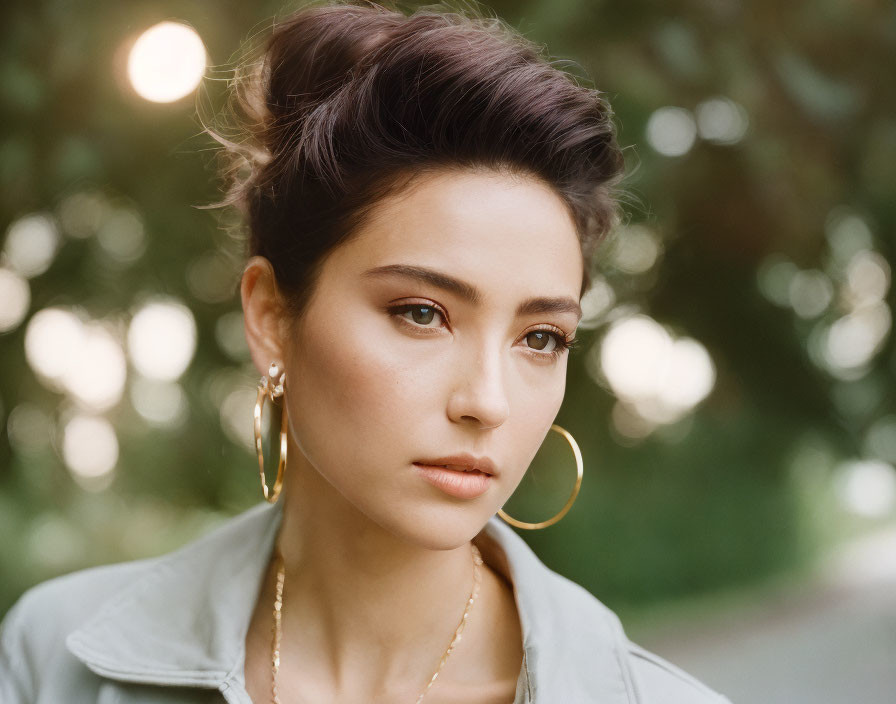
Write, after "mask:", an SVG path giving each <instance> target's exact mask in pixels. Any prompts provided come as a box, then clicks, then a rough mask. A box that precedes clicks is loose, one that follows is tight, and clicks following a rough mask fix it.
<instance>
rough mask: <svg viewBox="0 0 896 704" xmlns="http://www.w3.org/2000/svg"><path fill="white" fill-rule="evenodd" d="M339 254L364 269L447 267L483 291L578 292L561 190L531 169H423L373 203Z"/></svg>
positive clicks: (574, 245) (578, 263)
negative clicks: (531, 174)
mask: <svg viewBox="0 0 896 704" xmlns="http://www.w3.org/2000/svg"><path fill="white" fill-rule="evenodd" d="M341 249H342V251H341V252H334V255H338V256H337V259H338V260H339V261H338V262H334V263H335V264H336V266H339V267H342V268H345V269H346V270H352V271H354V272H356V273H361V272H362V271H363V270H365V269H367V268H370V267H375V266H382V265H387V264H396V263H399V264H416V265H421V266H428V267H431V268H434V269H439V270H443V271H448V272H450V273H452V274H454V275H456V276H458V277H460V278H463V279H465V280H468V281H470V282H471V283H474V284H475V285H476V286H477V287H478V288H481V289H482V290H483V291H492V292H495V291H504V292H508V293H515V294H517V295H531V294H533V293H536V294H539V295H567V296H573V297H575V298H578V294H579V289H580V286H581V282H582V263H583V262H582V254H581V247H580V244H579V239H578V234H577V232H576V229H575V224H574V223H573V220H572V217H571V216H570V214H569V211H568V210H567V208H566V206H565V204H564V203H563V201H562V200H561V199H560V197H559V196H558V195H557V194H556V193H555V192H554V191H553V190H552V189H551V188H550V187H549V186H548V185H546V184H544V183H543V182H541V181H539V180H537V179H536V178H534V177H527V176H520V175H509V174H506V173H499V172H494V171H441V172H437V173H428V174H425V175H423V176H421V177H419V179H418V180H416V181H415V182H414V184H413V185H412V187H411V188H409V189H406V190H405V191H403V192H401V193H399V194H397V195H396V196H393V197H389V198H387V199H384V200H383V201H381V202H380V203H378V204H376V206H375V207H374V208H373V210H372V212H371V214H370V216H369V217H368V219H367V220H366V221H365V223H364V224H363V225H362V226H361V228H360V229H359V231H358V233H357V234H356V236H355V237H353V238H352V239H351V240H350V241H349V242H348V243H346V245H345V246H344V248H341Z"/></svg>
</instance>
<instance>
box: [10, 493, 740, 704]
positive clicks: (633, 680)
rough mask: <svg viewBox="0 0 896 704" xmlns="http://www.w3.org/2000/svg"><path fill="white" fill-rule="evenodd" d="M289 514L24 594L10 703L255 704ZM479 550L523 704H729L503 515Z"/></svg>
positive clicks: (274, 510) (255, 513)
mask: <svg viewBox="0 0 896 704" xmlns="http://www.w3.org/2000/svg"><path fill="white" fill-rule="evenodd" d="M282 513H283V512H282V502H278V503H276V504H269V503H267V502H261V503H259V504H257V505H255V506H253V507H252V508H250V509H248V510H246V511H244V512H243V513H241V514H239V515H237V516H234V517H232V518H230V519H228V520H227V521H225V522H224V523H223V524H222V525H220V526H218V527H217V528H215V529H214V530H212V531H210V532H209V533H207V534H206V535H204V536H202V537H201V538H199V539H198V540H195V541H193V542H191V543H189V544H187V545H185V546H183V547H181V548H180V549H178V550H176V551H174V552H171V553H168V554H166V555H162V556H160V557H155V558H149V559H144V560H135V561H132V562H124V563H119V564H113V565H105V566H100V567H92V568H88V569H84V570H80V571H77V572H73V573H71V574H68V575H64V576H61V577H57V578H55V579H51V580H48V581H46V582H43V583H41V584H38V585H37V586H35V587H32V588H31V589H29V590H28V591H26V592H25V594H24V595H22V597H21V598H20V599H19V600H18V601H17V602H16V603H15V604H14V605H13V607H12V609H10V611H9V612H8V613H7V614H6V616H5V617H4V619H3V621H2V623H0V704H25V703H26V702H27V703H28V704H38V703H39V704H82V703H83V702H97V704H112V703H113V702H115V703H116V704H138V703H139V704H146V703H148V702H153V703H155V704H160V703H162V702H171V703H173V702H184V703H192V702H221V701H227V702H230V703H231V704H250V703H251V700H250V699H249V695H248V694H247V693H246V688H245V680H244V661H245V660H244V659H245V636H246V631H247V629H248V626H249V619H250V616H251V614H252V609H253V607H254V605H255V602H256V600H257V598H258V593H259V589H260V586H261V581H262V576H263V572H264V569H265V567H266V565H267V562H268V559H269V557H270V554H271V551H272V550H273V546H274V538H275V536H276V531H277V528H278V526H279V523H280V520H281V518H282ZM475 542H476V544H477V546H478V547H479V548H480V550H481V551H482V555H483V558H484V559H485V560H486V561H487V562H488V563H489V564H490V565H492V566H494V567H495V568H496V569H498V570H499V571H501V572H503V573H504V574H505V576H506V577H508V578H509V579H510V581H511V583H512V584H513V588H514V594H515V597H516V601H517V608H518V611H519V615H520V624H521V627H522V633H523V647H524V656H523V667H522V669H521V671H520V676H519V680H518V681H517V690H516V697H515V699H514V702H513V704H586V703H592V702H593V703H594V704H731V702H730V701H729V700H728V699H726V698H725V697H723V696H721V695H719V694H717V693H716V692H714V691H712V690H711V689H709V688H708V687H706V686H705V685H704V684H702V683H701V682H699V681H698V680H696V679H695V678H693V677H692V676H690V675H688V674H687V673H685V672H684V671H682V670H681V669H679V668H677V667H675V666H674V665H672V664H670V663H668V662H666V661H665V660H663V659H662V658H660V657H658V656H657V655H654V654H653V653H650V652H648V651H646V650H644V649H643V648H641V647H640V646H638V645H636V644H634V643H632V642H631V641H629V640H628V638H627V637H626V635H625V633H624V631H623V629H622V626H621V624H620V622H619V619H618V618H617V617H616V614H614V613H613V612H612V611H611V610H610V609H609V608H608V607H607V606H605V605H604V604H603V603H601V602H600V601H599V600H598V599H596V598H595V597H594V596H593V595H592V594H591V593H589V592H588V591H587V590H586V589H584V588H583V587H581V586H580V585H578V584H576V583H575V582H572V581H571V580H569V579H567V578H565V577H563V576H562V575H560V574H558V573H556V572H554V571H552V570H551V569H549V568H548V567H547V566H546V565H545V564H544V563H543V562H541V560H540V559H539V558H538V557H537V556H536V555H535V553H534V552H533V551H532V550H531V548H529V546H528V544H527V543H526V542H525V541H524V540H523V539H522V538H521V537H520V536H519V535H517V534H516V533H515V532H514V531H513V529H512V528H511V527H510V526H508V525H507V524H505V523H504V522H503V521H501V520H500V519H499V518H498V517H497V516H494V517H492V518H491V519H490V520H489V522H488V523H487V524H486V526H485V528H484V529H483V531H482V532H481V533H480V534H479V535H478V536H477V537H476V538H475Z"/></svg>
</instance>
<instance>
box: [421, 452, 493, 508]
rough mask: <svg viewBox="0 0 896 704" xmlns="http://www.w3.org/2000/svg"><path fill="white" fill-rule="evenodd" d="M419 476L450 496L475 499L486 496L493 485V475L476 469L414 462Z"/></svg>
mask: <svg viewBox="0 0 896 704" xmlns="http://www.w3.org/2000/svg"><path fill="white" fill-rule="evenodd" d="M413 466H414V467H416V468H417V471H418V473H419V476H420V477H421V478H422V479H423V480H425V481H427V482H428V483H430V484H432V485H433V486H434V487H436V488H437V489H440V490H441V491H443V492H444V493H446V494H449V495H450V496H455V497H457V498H460V499H475V498H477V497H479V496H482V495H483V494H485V493H486V492H487V491H488V490H489V487H490V486H491V483H492V479H493V477H492V475H491V474H488V473H486V472H483V471H481V470H479V469H476V468H475V467H469V466H466V465H454V464H431V463H430V462H429V461H427V462H414V463H413Z"/></svg>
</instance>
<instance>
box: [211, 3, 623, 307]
mask: <svg viewBox="0 0 896 704" xmlns="http://www.w3.org/2000/svg"><path fill="white" fill-rule="evenodd" d="M471 6H472V4H471V3H466V4H465V5H464V6H462V7H461V9H453V8H450V7H446V6H444V5H442V6H436V5H430V6H427V7H425V8H418V9H417V10H415V11H413V12H412V13H407V12H405V11H402V10H399V9H395V8H392V7H386V6H384V5H382V4H376V3H374V2H367V1H365V0H348V1H337V2H332V1H330V2H326V3H320V2H313V3H311V4H306V5H305V6H303V7H301V8H300V9H298V10H296V11H294V12H292V13H291V14H289V15H287V16H285V17H284V18H283V19H281V20H279V21H276V22H275V23H274V26H273V31H272V32H271V33H270V34H269V36H267V37H266V38H265V40H264V41H263V42H262V44H261V46H260V47H259V48H258V49H255V50H253V51H252V52H251V53H250V55H249V56H248V57H247V58H245V59H244V60H243V61H241V62H240V65H239V66H238V68H237V70H236V71H235V75H234V78H233V83H232V86H231V91H230V94H229V95H230V102H229V103H228V106H227V110H226V111H225V118H226V119H228V120H229V122H228V124H227V126H226V127H225V129H215V130H213V129H207V130H206V131H207V132H208V133H209V134H210V135H211V136H212V137H213V138H214V139H216V140H217V141H218V142H219V143H220V144H221V145H223V149H221V150H220V151H219V157H220V158H221V160H222V161H221V164H220V172H219V173H220V177H221V179H222V181H223V193H224V197H223V199H222V200H221V201H219V202H218V203H216V204H213V205H212V206H211V207H224V206H233V207H235V208H236V210H237V212H238V215H239V220H240V228H242V230H245V231H246V232H245V235H246V242H247V247H246V252H245V253H246V255H247V256H254V255H261V256H264V257H266V258H267V259H268V260H269V261H270V262H271V265H272V267H273V270H274V272H275V275H276V279H277V285H278V287H279V289H280V291H281V293H282V294H283V295H284V298H285V303H286V305H287V307H288V312H289V313H290V314H291V315H293V316H295V317H296V318H299V317H300V316H301V315H302V313H303V311H304V310H305V307H306V305H307V303H308V301H309V299H310V296H311V293H312V292H313V290H314V284H315V280H316V278H317V276H318V274H319V271H320V268H321V265H322V263H323V261H324V260H325V258H326V256H327V254H328V253H329V252H331V251H332V250H333V249H334V248H335V247H337V246H338V245H339V244H341V243H343V242H345V241H346V240H347V239H348V238H349V237H351V235H352V233H353V232H355V231H357V229H358V227H359V226H360V225H361V224H362V223H363V221H364V218H365V216H366V215H367V214H368V213H369V212H370V211H371V209H372V208H373V207H374V206H375V205H376V204H377V202H379V201H380V200H381V199H383V198H384V197H386V196H389V195H391V194H394V193H397V192H399V191H401V190H402V189H404V188H406V187H408V186H410V185H412V183H413V182H414V179H415V178H417V177H419V176H420V175H422V174H424V173H427V172H432V171H437V170H444V169H455V170H481V169H493V170H500V171H503V172H505V173H508V174H520V175H527V176H534V177H537V178H539V179H541V180H542V181H543V182H545V183H546V184H547V185H549V186H550V187H551V188H553V190H554V191H555V192H556V193H557V195H558V196H559V197H560V198H561V199H562V201H563V202H564V204H565V205H566V206H567V208H568V210H569V212H570V214H571V216H572V219H573V221H574V223H575V226H576V230H577V232H578V235H579V239H580V241H581V247H582V255H583V260H584V272H583V274H584V276H583V284H582V290H581V292H580V293H581V294H584V292H585V291H586V290H587V289H588V287H589V286H590V283H591V266H590V264H591V258H592V255H593V252H594V249H595V247H596V246H597V244H599V242H600V241H601V240H602V239H603V238H604V236H605V235H606V234H607V233H608V232H609V231H610V230H611V229H612V228H613V227H614V226H615V225H616V224H617V223H618V221H619V219H620V207H619V204H618V199H617V195H616V191H615V188H616V186H617V184H618V183H619V182H620V181H621V179H622V176H623V170H624V161H623V154H622V151H621V149H620V148H619V146H618V144H617V141H616V135H615V129H614V125H613V122H612V120H611V117H612V111H611V108H610V106H609V104H608V103H607V102H606V101H605V100H604V98H603V94H602V93H601V92H600V91H598V90H595V89H593V88H588V87H584V86H582V85H581V84H580V83H579V81H578V80H577V79H576V78H575V77H573V76H572V75H571V74H569V73H567V72H565V71H563V70H561V69H560V68H558V67H557V65H556V64H558V63H560V62H559V60H557V61H551V60H549V59H548V58H545V56H544V55H543V54H542V51H541V50H540V48H539V46H538V45H536V44H534V43H533V42H532V41H530V40H528V39H526V38H525V37H523V36H522V35H521V34H520V33H518V32H517V31H516V30H514V29H513V28H511V27H509V26H508V25H507V24H505V23H504V22H502V21H501V20H499V19H498V18H496V17H491V16H486V15H485V14H483V13H481V11H479V10H478V9H477V10H475V11H474V10H472V9H470V7H471Z"/></svg>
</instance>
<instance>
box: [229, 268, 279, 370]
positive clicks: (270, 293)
mask: <svg viewBox="0 0 896 704" xmlns="http://www.w3.org/2000/svg"><path fill="white" fill-rule="evenodd" d="M240 298H241V299H242V303H243V325H244V327H245V332H246V342H247V343H248V345H249V352H250V354H251V356H252V363H253V364H254V365H255V368H256V369H257V370H258V373H259V374H261V375H264V374H267V373H268V367H269V366H270V364H271V362H277V363H278V364H279V365H280V368H281V369H282V368H283V367H284V365H285V363H286V360H285V359H284V356H283V351H284V350H283V340H284V338H283V333H284V322H285V319H284V317H283V316H284V308H283V304H282V299H281V296H280V292H279V289H278V288H277V279H276V276H275V275H274V269H273V267H272V266H271V263H270V262H269V261H268V260H267V259H266V258H265V257H261V256H255V257H252V258H251V259H250V260H249V262H248V263H247V264H246V267H245V268H244V269H243V276H242V279H241V280H240Z"/></svg>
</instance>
